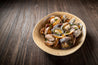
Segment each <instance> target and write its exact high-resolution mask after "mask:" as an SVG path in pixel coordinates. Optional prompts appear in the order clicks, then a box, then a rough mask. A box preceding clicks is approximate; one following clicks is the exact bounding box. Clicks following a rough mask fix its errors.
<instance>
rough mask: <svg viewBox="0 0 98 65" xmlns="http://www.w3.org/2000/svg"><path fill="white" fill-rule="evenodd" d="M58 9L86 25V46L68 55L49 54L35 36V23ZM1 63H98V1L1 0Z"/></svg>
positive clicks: (2, 64) (8, 64)
mask: <svg viewBox="0 0 98 65" xmlns="http://www.w3.org/2000/svg"><path fill="white" fill-rule="evenodd" d="M55 11H63V12H69V13H72V14H75V15H76V16H78V17H79V18H81V19H82V20H83V21H84V23H85V24H86V26H87V36H86V40H85V42H84V44H83V46H82V47H81V48H80V49H79V50H78V51H76V52H75V53H73V54H71V55H68V56H63V57H57V56H52V55H49V54H47V53H45V52H43V51H42V50H40V49H39V48H38V47H37V46H36V44H35V43H34V41H33V39H32V31H33V28H34V26H35V24H37V22H38V21H39V20H40V19H41V18H43V17H44V16H46V15H47V14H49V13H52V12H55ZM0 65H98V0H0Z"/></svg>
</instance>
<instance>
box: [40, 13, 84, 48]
mask: <svg viewBox="0 0 98 65" xmlns="http://www.w3.org/2000/svg"><path fill="white" fill-rule="evenodd" d="M82 27H83V26H82V25H81V24H80V23H77V22H75V18H71V19H69V18H67V17H66V15H62V16H51V17H50V18H49V19H48V20H47V23H46V24H45V26H44V27H43V28H41V29H40V33H41V34H42V35H43V36H44V37H45V44H46V45H47V46H49V47H52V48H57V49H68V48H71V47H73V46H74V45H75V44H76V40H77V39H78V38H79V37H80V35H81V34H82Z"/></svg>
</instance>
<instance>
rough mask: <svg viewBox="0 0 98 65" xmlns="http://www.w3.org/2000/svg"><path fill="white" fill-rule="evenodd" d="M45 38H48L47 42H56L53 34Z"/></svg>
mask: <svg viewBox="0 0 98 65" xmlns="http://www.w3.org/2000/svg"><path fill="white" fill-rule="evenodd" d="M45 38H46V39H47V40H49V41H54V40H55V39H54V37H53V35H52V34H46V35H45Z"/></svg>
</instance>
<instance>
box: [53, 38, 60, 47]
mask: <svg viewBox="0 0 98 65" xmlns="http://www.w3.org/2000/svg"><path fill="white" fill-rule="evenodd" d="M58 43H59V39H58V38H56V39H55V43H54V46H53V47H57V45H58Z"/></svg>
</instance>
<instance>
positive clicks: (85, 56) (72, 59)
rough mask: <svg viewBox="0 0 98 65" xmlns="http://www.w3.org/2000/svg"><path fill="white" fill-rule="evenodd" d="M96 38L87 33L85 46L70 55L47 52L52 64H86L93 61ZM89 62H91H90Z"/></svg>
mask: <svg viewBox="0 0 98 65" xmlns="http://www.w3.org/2000/svg"><path fill="white" fill-rule="evenodd" d="M93 41H94V39H93V38H92V37H91V36H90V34H89V33H87V36H86V40H85V42H84V44H83V46H82V47H81V48H80V49H79V50H78V51H76V52H75V53H73V54H71V55H68V56H61V57H60V56H53V55H50V54H47V53H45V55H46V56H47V57H48V58H49V61H50V62H51V64H50V65H65V64H67V65H85V64H90V63H92V56H91V52H92V51H93V44H92V43H93ZM88 62H89V63H88Z"/></svg>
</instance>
